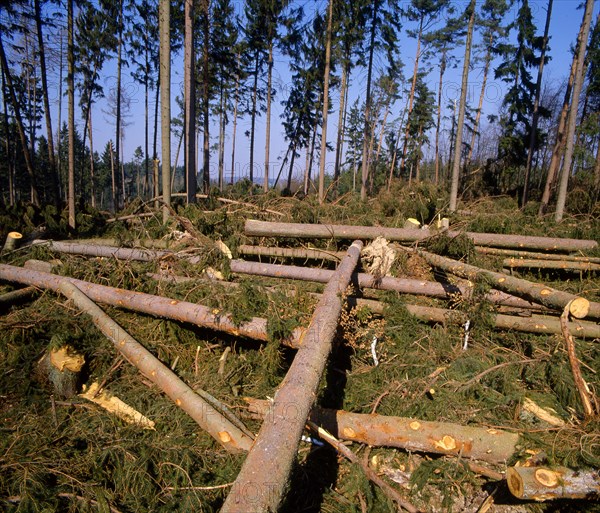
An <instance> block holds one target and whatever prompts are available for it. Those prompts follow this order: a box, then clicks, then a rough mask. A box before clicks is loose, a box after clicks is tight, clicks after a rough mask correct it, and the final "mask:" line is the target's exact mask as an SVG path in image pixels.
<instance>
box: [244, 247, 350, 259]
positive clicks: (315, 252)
mask: <svg viewBox="0 0 600 513" xmlns="http://www.w3.org/2000/svg"><path fill="white" fill-rule="evenodd" d="M238 252H239V253H241V254H242V255H254V256H268V257H284V258H303V259H307V260H329V261H332V262H339V261H340V260H341V259H342V258H343V257H344V255H345V253H344V252H343V251H327V250H325V249H318V248H277V247H264V246H250V245H248V244H242V245H241V246H240V247H238Z"/></svg>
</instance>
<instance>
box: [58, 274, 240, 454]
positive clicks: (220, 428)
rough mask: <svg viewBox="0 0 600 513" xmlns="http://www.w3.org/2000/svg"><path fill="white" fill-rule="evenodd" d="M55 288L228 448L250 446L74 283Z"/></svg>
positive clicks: (128, 358)
mask: <svg viewBox="0 0 600 513" xmlns="http://www.w3.org/2000/svg"><path fill="white" fill-rule="evenodd" d="M58 288H59V291H60V292H61V293H62V294H64V295H65V296H67V297H68V298H69V299H71V300H72V301H73V302H74V303H75V304H76V305H77V307H78V308H79V309H80V310H81V311H83V312H84V313H86V314H88V315H89V316H90V317H91V318H92V322H93V323H94V324H95V325H96V327H97V328H98V329H99V330H100V331H102V333H104V335H106V337H107V338H108V339H109V340H110V341H111V342H112V343H113V344H114V345H115V348H116V349H117V350H118V351H119V352H120V353H121V354H122V355H123V356H124V357H125V358H126V359H127V360H128V361H129V363H131V364H132V365H134V366H135V367H137V368H138V369H139V370H140V372H141V373H142V374H144V376H146V377H147V378H148V379H149V380H150V381H152V382H153V383H154V384H155V385H157V386H158V387H159V388H160V389H161V390H162V391H163V392H164V393H165V394H167V395H168V396H169V397H170V398H171V399H172V400H173V402H174V403H175V404H176V405H177V406H179V407H180V408H181V409H182V410H183V411H185V412H186V413H187V414H188V415H189V416H190V417H192V419H194V420H195V421H196V423H197V424H198V425H199V426H200V427H201V428H202V429H203V430H204V431H206V432H207V433H209V434H210V435H211V436H212V437H213V438H214V439H215V440H216V441H217V442H219V443H220V444H221V445H222V446H223V447H224V448H225V449H227V450H228V451H229V452H233V453H237V452H243V451H248V450H250V446H251V445H252V438H250V437H249V436H248V435H246V434H245V433H244V432H242V431H241V430H240V429H239V428H238V427H237V426H235V425H233V424H232V423H231V422H230V421H229V420H227V419H226V418H225V417H224V416H223V415H221V413H219V412H218V411H217V410H215V409H214V408H213V407H212V406H211V405H210V404H209V403H207V402H206V401H205V400H204V399H202V398H201V397H200V396H199V395H198V394H196V392H194V391H193V390H192V389H191V388H190V387H189V386H187V385H186V384H185V383H184V382H183V381H181V379H179V377H178V376H177V375H176V374H175V373H174V372H173V371H172V370H171V369H169V368H168V367H167V366H166V365H164V364H163V363H162V362H161V361H160V360H159V359H158V358H156V357H155V356H154V355H153V354H152V353H151V352H150V351H148V350H147V349H146V348H145V347H143V346H142V345H141V344H140V343H139V342H138V341H137V340H135V339H134V338H133V337H132V336H131V335H129V333H127V332H126V331H125V330H124V329H123V328H122V327H121V326H119V325H118V324H117V323H116V322H115V321H113V320H112V319H111V318H110V317H109V316H108V315H106V313H104V312H103V311H102V309H100V307H98V305H96V304H95V303H94V302H93V301H92V300H91V299H90V298H88V297H87V296H86V295H85V294H84V293H83V292H82V291H81V290H79V289H78V288H77V286H76V285H74V284H73V283H71V282H70V281H68V280H66V279H62V281H61V282H60V284H59V287H58Z"/></svg>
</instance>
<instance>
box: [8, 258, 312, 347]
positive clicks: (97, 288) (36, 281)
mask: <svg viewBox="0 0 600 513" xmlns="http://www.w3.org/2000/svg"><path fill="white" fill-rule="evenodd" d="M0 280H4V281H8V282H13V283H21V284H24V285H33V286H35V287H39V288H42V289H50V290H53V291H55V292H58V287H59V285H60V283H61V280H66V281H68V282H70V283H72V284H74V285H75V286H77V288H79V289H81V290H82V291H83V292H84V293H85V294H86V295H87V296H88V297H89V298H90V299H91V300H92V301H96V302H99V303H104V304H106V305H111V306H116V307H117V308H125V309H127V310H133V311H136V312H142V313H145V314H149V315H153V316H156V317H163V318H166V319H172V320H175V321H179V322H186V323H189V324H193V325H195V326H201V327H204V328H209V329H213V330H217V331H222V332H225V333H228V334H230V335H234V336H242V337H247V338H250V339H254V340H260V341H264V342H266V341H267V340H268V335H267V320H266V319H263V318H260V317H253V318H252V319H251V320H250V321H248V322H245V323H243V324H240V325H236V324H235V323H234V322H233V321H232V320H231V316H230V315H229V314H227V313H226V312H222V311H220V310H219V309H216V308H209V307H207V306H203V305H198V304H195V303H190V302H187V301H179V300H177V299H171V298H166V297H161V296H155V295H152V294H144V293H142V292H134V291H131V290H125V289H118V288H114V287H107V286H105V285H97V284H95V283H90V282H87V281H83V280H77V279H74V278H64V277H61V276H56V275H54V274H50V273H45V272H39V271H33V270H30V269H23V268H21V267H15V266H12V265H5V264H0ZM303 333H304V330H303V329H300V328H298V329H296V330H294V332H293V333H292V334H291V336H290V337H289V338H288V339H286V340H283V341H282V343H283V344H285V345H289V346H290V347H299V346H300V344H301V341H302V334H303Z"/></svg>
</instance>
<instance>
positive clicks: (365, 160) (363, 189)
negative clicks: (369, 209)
mask: <svg viewBox="0 0 600 513" xmlns="http://www.w3.org/2000/svg"><path fill="white" fill-rule="evenodd" d="M379 4H380V1H379V0H375V2H374V5H373V18H372V22H371V40H370V44H369V64H368V70H367V97H366V100H365V128H364V131H363V155H362V173H361V185H360V199H361V201H366V200H367V180H368V179H369V155H368V145H369V133H370V130H371V79H372V77H373V54H374V52H375V36H376V34H377V12H378V10H379Z"/></svg>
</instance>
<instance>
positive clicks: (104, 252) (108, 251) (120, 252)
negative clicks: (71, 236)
mask: <svg viewBox="0 0 600 513" xmlns="http://www.w3.org/2000/svg"><path fill="white" fill-rule="evenodd" d="M32 244H33V245H35V246H45V247H47V248H48V249H49V250H51V251H57V252H59V253H67V254H70V255H85V256H95V257H105V258H117V259H119V260H139V261H141V262H152V261H154V260H158V259H159V258H163V257H165V256H170V255H173V254H174V252H173V251H159V250H150V249H135V248H119V247H116V246H104V245H99V244H81V243H77V242H63V241H51V240H34V241H33V243H32Z"/></svg>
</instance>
